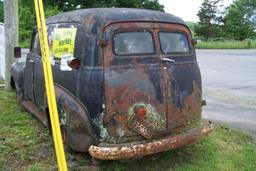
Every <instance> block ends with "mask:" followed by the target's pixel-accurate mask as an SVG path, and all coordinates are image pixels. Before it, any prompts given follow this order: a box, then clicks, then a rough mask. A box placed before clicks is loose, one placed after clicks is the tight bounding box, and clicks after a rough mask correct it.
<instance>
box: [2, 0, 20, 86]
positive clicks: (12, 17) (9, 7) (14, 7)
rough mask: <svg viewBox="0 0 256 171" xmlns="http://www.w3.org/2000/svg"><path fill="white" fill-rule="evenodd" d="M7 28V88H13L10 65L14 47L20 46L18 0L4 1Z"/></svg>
mask: <svg viewBox="0 0 256 171" xmlns="http://www.w3.org/2000/svg"><path fill="white" fill-rule="evenodd" d="M4 28H5V89H6V90H8V89H10V88H11V71H10V66H11V64H12V63H13V62H14V61H15V60H14V47H17V46H18V43H19V42H18V35H19V34H18V33H19V27H18V0H5V1H4Z"/></svg>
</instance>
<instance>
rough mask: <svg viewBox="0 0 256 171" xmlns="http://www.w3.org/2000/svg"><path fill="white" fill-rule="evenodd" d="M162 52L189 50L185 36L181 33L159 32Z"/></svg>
mask: <svg viewBox="0 0 256 171" xmlns="http://www.w3.org/2000/svg"><path fill="white" fill-rule="evenodd" d="M159 38H160V43H161V50H162V52H163V53H166V54H168V53H186V52H189V51H190V48H189V44H188V40H187V37H186V36H185V35H184V34H183V33H171V32H160V33H159Z"/></svg>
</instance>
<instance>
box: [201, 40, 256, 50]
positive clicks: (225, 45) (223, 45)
mask: <svg viewBox="0 0 256 171" xmlns="http://www.w3.org/2000/svg"><path fill="white" fill-rule="evenodd" d="M196 48H197V49H256V41H255V40H251V41H248V40H244V41H227V40H226V41H208V42H198V44H197V45H196Z"/></svg>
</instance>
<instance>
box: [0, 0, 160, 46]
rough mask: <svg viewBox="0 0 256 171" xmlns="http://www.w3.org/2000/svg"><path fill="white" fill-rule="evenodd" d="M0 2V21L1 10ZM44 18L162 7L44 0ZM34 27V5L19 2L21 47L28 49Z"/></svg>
mask: <svg viewBox="0 0 256 171" xmlns="http://www.w3.org/2000/svg"><path fill="white" fill-rule="evenodd" d="M2 4H3V2H2V0H0V21H3V19H1V14H2V12H3V9H1V5H2ZM44 7H45V15H46V18H48V17H50V16H52V15H56V14H58V13H61V12H64V11H70V10H75V9H79V8H96V7H111V8H112V7H127V8H145V9H153V10H160V11H163V9H164V6H163V5H161V4H159V2H158V0H65V1H63V0H44ZM35 26H36V19H35V11H34V3H33V1H32V0H19V41H20V42H21V46H22V47H29V43H30V38H31V33H32V31H33V29H34V27H35Z"/></svg>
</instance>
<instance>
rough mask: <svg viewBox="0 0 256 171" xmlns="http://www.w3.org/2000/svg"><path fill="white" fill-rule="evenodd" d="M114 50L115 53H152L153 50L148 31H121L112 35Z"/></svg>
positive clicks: (151, 38) (151, 39) (150, 35)
mask: <svg viewBox="0 0 256 171" xmlns="http://www.w3.org/2000/svg"><path fill="white" fill-rule="evenodd" d="M114 50H115V54H117V55H130V54H153V53H154V51H155V48H154V43H153V37H152V34H151V33H150V32H147V31H143V32H123V33H117V34H115V37H114Z"/></svg>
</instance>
